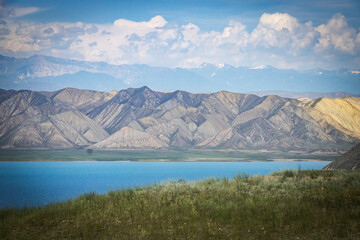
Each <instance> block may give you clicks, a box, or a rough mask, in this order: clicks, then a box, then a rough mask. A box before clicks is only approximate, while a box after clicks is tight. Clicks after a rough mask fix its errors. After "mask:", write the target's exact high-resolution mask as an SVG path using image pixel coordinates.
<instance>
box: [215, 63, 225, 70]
mask: <svg viewBox="0 0 360 240" xmlns="http://www.w3.org/2000/svg"><path fill="white" fill-rule="evenodd" d="M224 66H225V64H224V63H219V64H218V65H217V68H218V69H221V68H223V67H224Z"/></svg>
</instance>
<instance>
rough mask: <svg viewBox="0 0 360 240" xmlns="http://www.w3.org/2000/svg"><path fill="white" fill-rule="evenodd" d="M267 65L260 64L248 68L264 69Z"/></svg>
mask: <svg viewBox="0 0 360 240" xmlns="http://www.w3.org/2000/svg"><path fill="white" fill-rule="evenodd" d="M266 68H267V66H266V65H260V66H257V67H252V68H250V69H266Z"/></svg>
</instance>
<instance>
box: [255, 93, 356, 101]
mask: <svg viewBox="0 0 360 240" xmlns="http://www.w3.org/2000/svg"><path fill="white" fill-rule="evenodd" d="M251 94H255V95H257V96H260V97H263V96H268V95H278V96H280V97H284V98H309V99H316V98H322V97H326V98H341V97H360V94H355V93H347V92H332V93H317V92H288V91H260V92H251Z"/></svg>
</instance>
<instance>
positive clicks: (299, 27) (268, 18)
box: [251, 13, 316, 53]
mask: <svg viewBox="0 0 360 240" xmlns="http://www.w3.org/2000/svg"><path fill="white" fill-rule="evenodd" d="M315 37H316V32H315V30H314V28H313V26H312V23H311V22H307V23H305V24H300V23H299V21H298V20H297V19H296V18H295V17H293V16H290V15H289V14H287V13H274V14H267V13H264V14H263V15H262V16H261V18H260V21H259V24H258V25H257V27H256V28H255V29H254V31H253V32H252V33H251V42H252V43H253V44H255V46H257V45H260V46H264V47H266V48H270V47H275V48H287V49H288V52H290V53H296V52H297V51H299V50H301V49H303V48H306V47H307V46H309V45H310V44H311V43H312V42H313V41H314V38H315Z"/></svg>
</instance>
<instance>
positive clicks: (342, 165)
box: [324, 143, 360, 170]
mask: <svg viewBox="0 0 360 240" xmlns="http://www.w3.org/2000/svg"><path fill="white" fill-rule="evenodd" d="M324 169H352V170H353V169H360V143H359V144H357V145H356V146H354V147H353V148H351V149H350V150H349V151H347V152H346V153H344V154H343V155H342V156H340V157H339V158H338V159H336V160H335V161H333V162H331V163H330V164H329V165H327V166H326V167H324Z"/></svg>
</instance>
